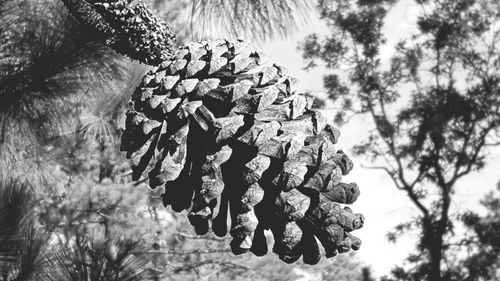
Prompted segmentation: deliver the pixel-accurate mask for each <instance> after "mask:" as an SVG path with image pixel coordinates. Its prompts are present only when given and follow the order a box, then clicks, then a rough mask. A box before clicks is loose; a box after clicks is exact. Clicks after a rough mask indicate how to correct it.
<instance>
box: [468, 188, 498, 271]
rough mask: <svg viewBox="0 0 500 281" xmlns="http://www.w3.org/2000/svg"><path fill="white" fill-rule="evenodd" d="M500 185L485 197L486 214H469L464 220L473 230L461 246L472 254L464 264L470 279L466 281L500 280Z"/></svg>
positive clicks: (483, 203)
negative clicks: (495, 190) (465, 247)
mask: <svg viewBox="0 0 500 281" xmlns="http://www.w3.org/2000/svg"><path fill="white" fill-rule="evenodd" d="M498 191H500V183H499V184H498V188H497V192H496V193H494V192H491V193H490V194H488V195H486V196H485V198H484V199H483V200H482V202H481V204H482V205H483V206H484V207H485V208H486V211H487V213H486V214H485V215H479V214H477V213H475V212H472V211H471V212H468V213H466V214H464V215H463V217H462V221H463V222H464V224H465V225H466V226H467V228H468V229H469V230H471V231H472V235H470V237H468V238H465V239H463V241H462V243H463V244H465V245H466V246H467V247H468V250H469V251H471V253H472V254H471V255H469V256H468V257H467V258H466V259H465V260H464V261H463V262H462V264H463V267H464V268H466V269H467V274H468V276H467V277H466V278H465V280H497V279H499V278H500V241H499V239H500V197H499V196H498V195H499V194H498Z"/></svg>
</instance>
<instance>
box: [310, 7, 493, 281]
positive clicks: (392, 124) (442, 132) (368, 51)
mask: <svg viewBox="0 0 500 281" xmlns="http://www.w3.org/2000/svg"><path fill="white" fill-rule="evenodd" d="M396 2H397V1H392V0H380V1H350V0H340V1H328V0H322V1H320V2H319V10H320V13H321V16H322V18H323V19H324V20H325V21H326V23H327V24H328V26H329V27H330V28H331V35H330V36H329V37H327V38H326V39H324V40H322V39H320V38H318V37H317V36H316V35H311V36H309V37H308V38H307V39H306V40H305V42H304V43H303V44H302V46H301V47H302V50H303V51H304V58H305V59H306V60H308V62H309V63H308V67H314V66H315V65H317V64H318V60H320V61H322V62H323V63H324V65H325V66H326V67H327V68H328V69H332V71H331V73H330V74H328V75H327V76H325V87H326V90H327V91H328V93H329V95H330V97H331V98H332V99H333V100H336V101H337V103H339V104H340V105H342V107H343V110H342V111H340V112H338V114H337V116H336V120H337V121H338V122H339V123H342V122H343V121H344V120H345V119H346V118H347V117H349V116H350V115H352V114H366V115H368V116H370V117H371V120H372V121H373V125H374V130H372V131H370V132H369V136H368V138H367V139H366V141H365V142H363V143H361V144H359V145H357V146H355V147H354V152H355V153H356V154H358V155H364V156H368V157H369V158H371V159H373V162H374V163H375V164H374V166H373V167H371V168H374V169H380V170H382V171H384V172H385V173H386V174H387V175H388V177H389V178H391V179H392V180H393V182H394V184H395V186H396V187H397V188H398V189H399V190H402V191H404V192H405V193H406V194H407V195H408V198H409V199H410V200H411V202H412V203H413V204H414V206H415V207H416V208H417V209H418V211H419V216H418V217H417V218H416V219H415V220H414V221H411V222H408V223H405V224H403V225H401V227H399V230H398V231H399V233H405V232H406V231H407V230H408V229H416V230H419V232H420V239H419V242H418V244H417V250H418V252H417V253H416V254H415V255H412V256H410V257H409V262H410V263H411V264H412V265H413V266H414V267H413V268H411V269H409V270H407V269H404V268H403V267H400V268H397V269H395V270H394V272H393V274H394V276H395V278H396V279H398V278H399V279H400V280H455V279H454V278H458V277H457V273H456V272H457V270H458V267H457V266H458V265H457V264H456V263H453V261H452V259H450V254H449V249H450V246H449V244H450V243H452V239H451V236H453V233H454V232H453V230H454V222H456V221H455V219H454V218H453V217H452V216H451V215H450V206H451V204H452V202H453V195H454V193H455V187H456V184H457V182H459V180H460V179H462V178H463V177H464V176H466V175H468V174H469V173H471V172H472V171H477V170H480V169H481V168H482V167H483V166H484V165H485V160H486V155H487V152H488V147H489V146H491V145H496V144H498V137H499V135H498V129H499V125H500V99H499V97H500V95H499V87H500V72H499V67H498V66H499V65H500V52H499V51H500V49H499V46H498V44H499V43H500V41H499V40H498V38H499V35H500V29H499V23H500V14H499V11H500V9H499V4H498V2H497V1H473V0H460V1H417V4H418V6H419V9H420V10H419V14H418V19H417V26H416V27H415V33H414V34H413V35H412V36H411V37H409V38H408V39H405V40H402V41H401V42H399V43H398V44H397V45H396V48H395V54H394V56H393V57H392V58H391V60H390V62H388V63H386V62H385V61H383V59H382V58H381V55H380V50H381V49H382V48H388V47H390V46H387V45H386V44H385V42H386V39H385V37H384V33H383V28H384V20H385V18H386V16H387V14H388V13H389V12H390V10H391V7H392V6H393V5H394V4H395V3H396ZM389 28H390V27H389ZM333 69H337V71H335V70H333ZM347 85H349V86H347Z"/></svg>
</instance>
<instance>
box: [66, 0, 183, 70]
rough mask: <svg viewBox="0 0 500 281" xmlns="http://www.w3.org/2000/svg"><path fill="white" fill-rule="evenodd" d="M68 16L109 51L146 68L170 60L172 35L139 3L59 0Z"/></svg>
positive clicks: (172, 43)
mask: <svg viewBox="0 0 500 281" xmlns="http://www.w3.org/2000/svg"><path fill="white" fill-rule="evenodd" d="M63 2H64V4H65V5H66V7H67V8H68V9H69V10H70V12H71V13H72V14H73V15H74V16H76V18H77V19H78V20H80V21H81V22H82V23H83V24H85V25H87V26H89V27H90V28H92V29H93V31H95V33H96V35H97V36H98V37H100V39H101V40H102V41H103V42H104V43H105V44H106V45H107V46H109V47H111V48H113V49H114V50H116V51H117V52H119V53H120V54H122V55H125V56H128V57H130V58H131V59H134V60H138V61H140V62H142V63H145V64H149V65H158V64H160V63H161V62H163V61H165V60H168V59H170V58H171V56H172V54H173V49H174V47H175V35H174V33H173V32H172V29H171V28H170V26H168V25H167V24H166V23H165V22H163V21H162V20H161V19H158V18H157V17H155V16H154V14H153V13H152V12H151V10H149V9H148V8H147V7H146V5H145V4H144V3H142V2H140V3H138V4H136V5H130V2H132V0H63Z"/></svg>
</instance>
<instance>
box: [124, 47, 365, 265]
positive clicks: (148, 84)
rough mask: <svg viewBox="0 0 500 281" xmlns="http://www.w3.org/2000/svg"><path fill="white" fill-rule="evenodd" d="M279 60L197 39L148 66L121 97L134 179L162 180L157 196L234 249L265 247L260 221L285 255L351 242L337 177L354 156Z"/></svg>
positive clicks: (350, 219)
mask: <svg viewBox="0 0 500 281" xmlns="http://www.w3.org/2000/svg"><path fill="white" fill-rule="evenodd" d="M286 72H287V71H286V69H285V68H283V67H281V66H278V65H268V64H265V62H264V61H263V58H262V55H261V54H259V53H257V52H249V51H248V50H247V45H246V44H245V43H244V42H240V41H238V42H233V43H231V42H227V41H217V42H202V43H194V44H190V45H188V46H186V47H182V48H179V50H178V51H177V53H176V55H175V59H174V60H171V61H165V62H163V63H162V64H161V65H160V66H159V67H158V68H157V69H156V70H154V71H151V72H150V73H148V74H147V75H146V76H145V77H144V79H143V80H142V82H141V84H140V85H139V86H138V87H137V90H136V91H135V93H134V95H133V97H132V101H131V102H130V104H129V108H128V111H127V119H126V130H125V132H124V133H123V138H122V146H121V149H122V150H125V151H127V157H129V158H130V159H131V162H132V167H133V179H134V180H138V179H139V178H140V177H141V175H142V174H143V172H144V171H147V172H148V173H149V174H148V176H149V184H150V186H151V187H152V188H155V187H157V186H162V185H164V186H165V193H164V194H163V199H164V203H165V205H168V204H170V205H172V208H173V209H174V210H176V211H181V210H183V209H188V208H190V213H189V215H188V216H189V219H190V221H191V223H192V224H193V226H194V227H195V229H196V232H197V233H198V234H205V233H207V232H208V230H209V226H210V224H211V227H212V229H213V231H214V232H215V233H216V234H217V235H221V236H223V235H225V234H226V232H227V229H228V228H227V215H228V210H229V211H230V214H231V230H230V234H231V235H232V236H233V241H232V242H231V248H232V250H233V252H234V253H236V254H238V253H243V252H246V251H252V252H253V253H255V254H256V255H263V254H265V253H267V243H266V238H265V236H264V230H265V229H270V230H271V231H272V233H273V235H274V238H275V246H274V249H273V250H274V251H275V252H276V253H278V254H279V256H280V258H281V259H282V260H284V261H285V262H294V261H296V260H297V259H298V258H299V257H300V256H301V255H303V256H304V257H303V259H304V262H306V263H309V264H315V263H317V262H318V261H319V259H320V254H319V248H318V245H317V243H316V239H315V238H314V237H315V236H316V237H317V238H318V239H319V241H320V242H321V244H322V245H323V247H324V248H325V250H326V255H327V257H330V256H334V255H336V254H337V251H338V252H346V251H349V250H350V249H351V248H352V249H355V250H356V249H358V248H359V246H360V244H361V241H360V240H359V239H358V238H356V237H354V236H352V235H351V234H350V232H351V231H352V230H355V229H358V228H360V227H361V226H362V225H363V216H362V215H360V214H354V213H353V212H352V211H351V209H350V208H348V207H345V208H342V207H341V206H340V205H339V204H338V203H342V204H350V203H353V202H354V201H355V200H356V199H357V197H358V195H359V189H358V186H357V185H356V184H354V183H351V184H346V183H342V182H341V176H342V175H345V174H347V173H349V171H350V170H351V169H352V167H353V164H352V162H351V160H350V159H349V158H348V157H347V156H346V155H345V154H344V153H343V152H342V150H336V149H335V147H334V144H335V143H336V142H337V139H338V137H339V132H338V131H337V130H336V129H335V128H333V127H332V126H330V125H328V124H327V123H326V120H325V118H324V117H323V116H321V114H320V113H319V112H316V111H313V110H311V108H310V107H311V101H310V100H308V99H307V98H306V97H305V96H304V95H303V94H302V93H299V92H298V91H297V87H298V81H297V80H296V79H294V78H291V77H288V76H286Z"/></svg>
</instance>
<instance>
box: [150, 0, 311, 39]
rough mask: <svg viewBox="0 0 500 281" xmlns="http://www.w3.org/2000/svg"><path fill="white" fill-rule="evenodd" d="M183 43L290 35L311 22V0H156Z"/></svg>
mask: <svg viewBox="0 0 500 281" xmlns="http://www.w3.org/2000/svg"><path fill="white" fill-rule="evenodd" d="M152 2H153V7H155V8H156V9H157V10H159V11H160V13H164V16H165V18H166V19H167V22H168V23H170V24H172V25H173V26H174V29H175V30H176V33H177V35H178V37H179V38H180V42H182V43H187V41H199V40H207V39H223V38H227V39H240V38H246V39H252V41H255V42H260V43H264V42H265V41H266V40H268V39H273V38H286V37H287V36H289V35H290V34H292V33H293V32H295V31H297V30H298V29H299V28H300V27H301V26H303V25H304V24H305V23H307V22H308V19H309V17H310V15H311V14H312V10H313V9H312V8H313V1H311V0H292V1H287V0H277V1H267V0H244V1H243V0H239V1H229V0H192V1H190V0H181V1H172V0H152Z"/></svg>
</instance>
